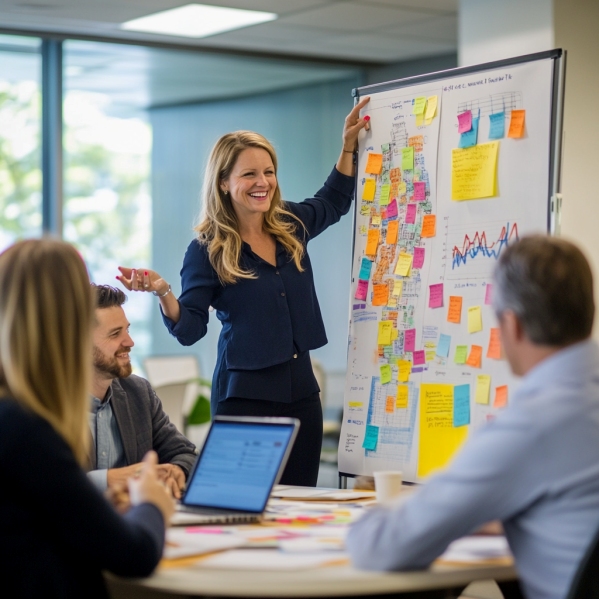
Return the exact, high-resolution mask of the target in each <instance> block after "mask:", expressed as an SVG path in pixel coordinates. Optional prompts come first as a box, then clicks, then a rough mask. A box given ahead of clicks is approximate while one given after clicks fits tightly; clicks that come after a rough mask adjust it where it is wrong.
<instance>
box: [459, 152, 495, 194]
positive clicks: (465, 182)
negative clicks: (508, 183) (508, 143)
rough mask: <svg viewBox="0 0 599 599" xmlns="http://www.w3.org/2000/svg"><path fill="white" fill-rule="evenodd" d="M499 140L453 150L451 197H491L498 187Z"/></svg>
mask: <svg viewBox="0 0 599 599" xmlns="http://www.w3.org/2000/svg"><path fill="white" fill-rule="evenodd" d="M498 148H499V142H498V141H493V142H491V143H487V144H479V145H476V146H472V147H471V148H463V149H460V148H455V149H453V150H452V151H451V199H452V200H458V201H461V200H476V199H479V198H490V197H492V196H494V195H495V194H496V189H497V150H498Z"/></svg>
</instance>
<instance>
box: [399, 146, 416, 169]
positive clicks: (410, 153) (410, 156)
mask: <svg viewBox="0 0 599 599" xmlns="http://www.w3.org/2000/svg"><path fill="white" fill-rule="evenodd" d="M401 170H402V171H413V170H414V148H413V147H409V148H402V149H401Z"/></svg>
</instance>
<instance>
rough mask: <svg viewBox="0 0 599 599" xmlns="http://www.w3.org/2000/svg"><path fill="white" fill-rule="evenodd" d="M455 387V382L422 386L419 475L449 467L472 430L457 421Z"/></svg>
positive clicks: (426, 474)
mask: <svg viewBox="0 0 599 599" xmlns="http://www.w3.org/2000/svg"><path fill="white" fill-rule="evenodd" d="M453 389H454V388H453V385H434V384H423V385H420V397H421V402H422V403H421V407H420V436H419V448H418V449H419V453H418V455H419V457H418V476H423V477H424V476H428V475H429V474H431V473H432V472H434V471H435V470H438V469H439V468H443V467H444V466H446V465H447V464H448V462H449V461H450V460H451V458H452V457H453V456H454V454H455V453H456V451H457V450H458V449H459V448H460V446H461V445H462V443H463V442H464V441H465V439H466V436H467V433H468V429H467V428H466V427H465V426H460V427H455V426H454V424H453V413H454V398H453V396H454V390H453Z"/></svg>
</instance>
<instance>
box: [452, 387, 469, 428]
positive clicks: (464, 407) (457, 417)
mask: <svg viewBox="0 0 599 599" xmlns="http://www.w3.org/2000/svg"><path fill="white" fill-rule="evenodd" d="M467 424H470V385H456V386H455V387H454V388H453V425H454V426H465V425H467Z"/></svg>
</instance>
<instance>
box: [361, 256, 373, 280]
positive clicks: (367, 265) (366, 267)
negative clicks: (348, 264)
mask: <svg viewBox="0 0 599 599" xmlns="http://www.w3.org/2000/svg"><path fill="white" fill-rule="evenodd" d="M371 269H372V262H371V261H370V260H369V259H368V258H362V264H361V266H360V274H359V275H358V278H359V279H361V280H362V281H368V279H369V278H370V271H371Z"/></svg>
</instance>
